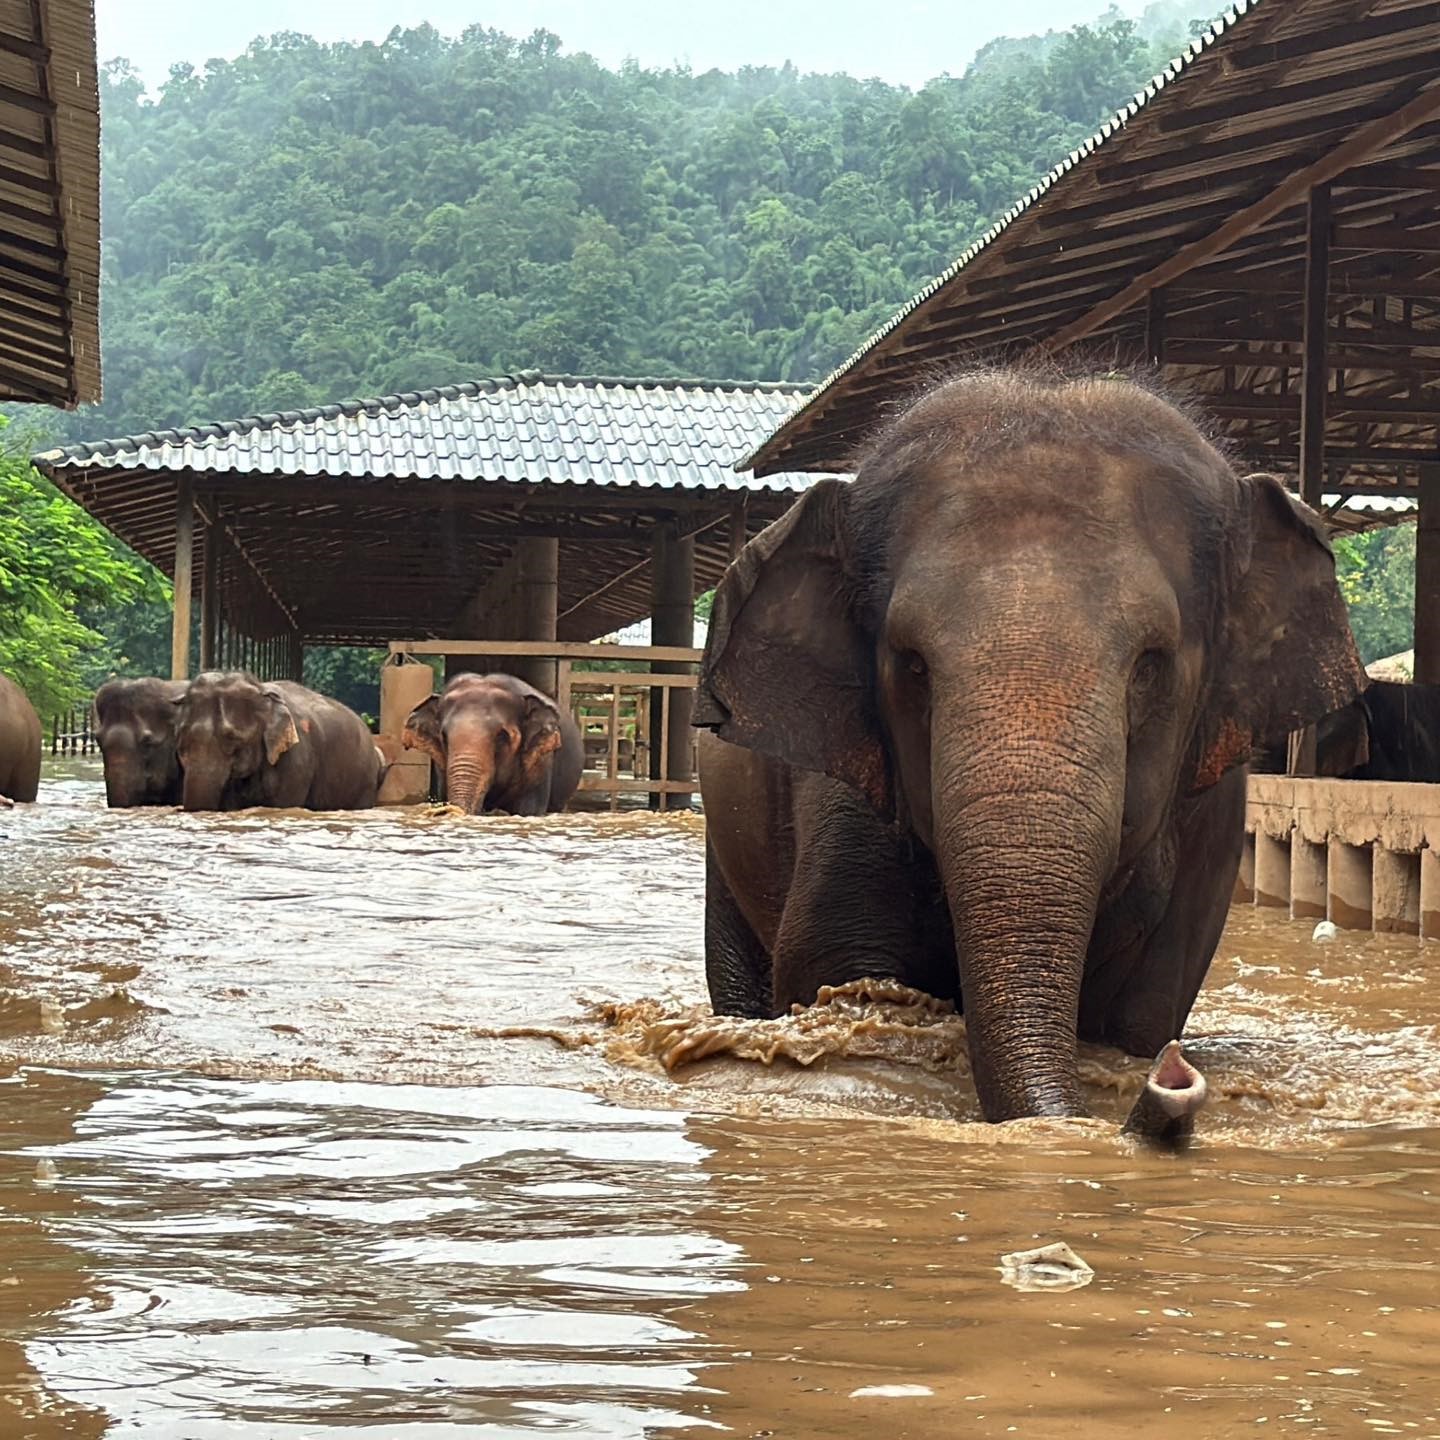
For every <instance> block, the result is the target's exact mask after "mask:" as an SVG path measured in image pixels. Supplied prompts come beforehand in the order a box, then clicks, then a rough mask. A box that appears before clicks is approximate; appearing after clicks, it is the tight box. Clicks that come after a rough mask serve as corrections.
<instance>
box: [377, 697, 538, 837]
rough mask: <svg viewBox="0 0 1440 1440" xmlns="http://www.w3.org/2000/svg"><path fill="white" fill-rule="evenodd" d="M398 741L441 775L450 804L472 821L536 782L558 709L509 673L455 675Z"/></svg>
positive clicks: (412, 716)
mask: <svg viewBox="0 0 1440 1440" xmlns="http://www.w3.org/2000/svg"><path fill="white" fill-rule="evenodd" d="M403 738H404V742H405V748H406V749H407V750H423V751H424V752H425V753H426V754H427V755H429V757H430V758H431V759H432V760H433V761H434V762H435V763H436V764H437V765H438V766H440V768H441V770H443V771H444V773H445V794H446V798H447V799H448V800H449V801H450V803H451V804H452V805H455V806H458V807H459V808H460V809H461V810H463V811H464V812H465V813H466V814H467V815H475V814H477V813H478V812H479V811H481V810H484V809H486V808H487V802H488V807H489V808H491V809H494V808H499V807H503V805H504V804H505V803H506V802H507V801H508V800H510V799H512V798H514V797H518V796H519V795H521V794H523V793H525V792H526V791H528V790H530V789H532V788H533V787H534V786H535V785H537V784H539V783H540V781H541V780H542V779H543V777H544V773H545V769H546V767H547V766H549V765H550V764H551V763H552V757H553V756H554V754H555V752H556V751H557V750H558V749H559V748H560V744H561V734H560V711H559V709H558V707H557V706H556V704H555V702H554V701H553V700H551V699H550V698H549V696H547V695H542V694H541V693H540V692H539V691H538V690H535V689H533V688H532V687H531V686H529V685H527V684H525V683H524V681H522V680H518V679H516V678H515V676H513V675H504V674H495V675H471V674H461V675H456V676H455V677H454V678H453V679H452V680H451V681H450V683H449V684H448V685H446V687H445V689H444V691H443V692H442V693H441V694H439V695H432V696H431V697H430V698H429V699H428V700H425V701H423V702H422V703H421V704H419V705H417V706H416V707H415V708H414V709H413V710H412V711H411V712H410V717H409V719H408V720H406V722H405V733H404V737H403Z"/></svg>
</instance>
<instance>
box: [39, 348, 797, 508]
mask: <svg viewBox="0 0 1440 1440" xmlns="http://www.w3.org/2000/svg"><path fill="white" fill-rule="evenodd" d="M808 393H809V387H808V386H799V385H780V384H762V383H759V382H724V381H703V380H619V379H607V378H602V377H582V376H569V375H542V374H539V373H538V372H531V371H526V372H522V373H520V374H517V375H507V376H502V377H499V378H496V379H490V380H479V381H474V382H470V383H467V384H461V385H446V386H442V387H440V388H439V389H434V390H421V391H416V392H412V393H408V394H402V395H386V396H381V397H379V398H377V399H373V400H354V401H345V402H342V403H340V404H336V405H325V406H320V407H318V408H316V409H312V410H297V411H287V412H285V413H283V414H277V415H257V416H251V417H248V418H246V419H241V420H231V421H227V422H224V423H222V424H215V425H198V426H194V427H191V428H188V429H181V430H159V431H152V432H150V433H148V434H144V435H132V436H128V437H126V438H124V439H119V440H100V441H94V442H91V443H88V444H82V445H71V446H68V447H67V448H65V449H61V450H51V451H47V452H46V453H45V454H43V455H40V456H37V457H36V461H37V463H38V464H40V466H41V468H42V469H44V470H46V471H47V472H51V473H53V472H54V471H59V470H75V469H93V468H101V469H105V470H125V471H130V472H134V471H146V472H150V473H155V472H163V471H175V472H186V473H191V474H196V473H208V474H227V473H230V474H236V473H238V474H252V475H269V476H284V475H305V476H328V477H335V478H344V477H347V476H354V477H361V476H364V477H375V478H382V477H383V478H415V479H434V480H478V481H487V482H493V481H497V480H508V481H513V482H517V483H525V484H536V483H546V484H557V483H558V484H568V485H607V486H608V485H614V486H633V487H638V488H641V489H645V488H659V489H685V490H702V491H703V490H717V491H719V490H724V491H746V490H764V491H789V490H803V489H805V488H807V487H808V486H810V485H813V484H814V483H815V476H813V475H776V476H771V477H770V478H769V479H767V480H757V479H756V478H755V477H753V476H750V475H739V474H737V473H736V472H735V471H734V470H733V468H732V466H733V464H734V461H735V459H736V458H737V457H738V456H740V455H743V454H744V453H746V452H747V451H748V450H750V449H752V448H753V447H754V446H755V444H756V443H757V442H758V441H759V440H760V439H761V438H762V437H763V436H764V435H766V434H768V433H769V432H770V431H771V430H772V429H773V428H774V426H775V425H776V423H777V422H778V420H779V419H780V417H782V416H783V415H784V414H786V413H787V412H788V410H789V408H790V405H791V403H792V402H793V400H794V399H795V398H796V397H797V396H803V395H805V394H808Z"/></svg>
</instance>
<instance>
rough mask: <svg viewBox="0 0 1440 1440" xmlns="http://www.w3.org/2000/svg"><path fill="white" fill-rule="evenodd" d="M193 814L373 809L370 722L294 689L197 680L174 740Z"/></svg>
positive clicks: (286, 684) (221, 677) (282, 683)
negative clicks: (264, 808)
mask: <svg viewBox="0 0 1440 1440" xmlns="http://www.w3.org/2000/svg"><path fill="white" fill-rule="evenodd" d="M176 741H177V748H178V750H179V754H180V765H181V768H182V769H183V771H184V781H183V785H182V801H183V803H184V806H185V808H186V809H187V810H244V809H247V808H248V807H250V806H255V805H264V806H271V807H275V808H281V809H304V810H368V809H370V808H371V807H372V806H373V805H374V804H375V794H376V789H377V787H378V785H379V777H380V756H379V753H378V752H377V750H376V748H375V744H374V740H373V737H372V736H371V734H370V732H369V730H367V729H366V728H365V722H364V721H363V720H361V718H360V717H359V716H358V715H357V714H356V713H355V712H354V711H353V710H350V709H348V708H347V707H346V706H344V705H342V704H340V702H339V701H338V700H331V699H328V698H327V697H326V696H324V695H317V694H316V693H315V691H313V690H307V689H306V688H305V687H304V686H303V685H296V684H294V683H293V682H292V681H289V680H274V681H262V680H257V679H256V678H255V676H253V675H250V674H246V673H243V672H228V673H222V672H220V671H209V672H207V673H205V674H203V675H201V676H199V677H198V678H196V679H195V680H193V681H191V683H190V688H189V689H188V690H187V691H186V692H185V696H184V698H183V699H182V700H181V702H180V706H179V718H178V722H177V731H176Z"/></svg>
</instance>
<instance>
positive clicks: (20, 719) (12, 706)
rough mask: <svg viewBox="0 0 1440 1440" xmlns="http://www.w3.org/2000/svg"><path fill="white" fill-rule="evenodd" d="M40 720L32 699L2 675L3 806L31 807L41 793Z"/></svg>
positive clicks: (0, 768)
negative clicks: (12, 803) (8, 803)
mask: <svg viewBox="0 0 1440 1440" xmlns="http://www.w3.org/2000/svg"><path fill="white" fill-rule="evenodd" d="M41 748H42V746H41V731H40V717H39V716H38V715H37V714H36V713H35V707H34V706H33V705H32V704H31V703H30V697H29V696H28V695H26V693H25V692H24V691H23V690H22V689H21V688H20V687H19V686H18V685H17V684H16V683H15V682H14V681H13V680H12V679H10V677H9V676H8V675H0V804H3V803H4V802H5V801H7V800H19V801H21V802H22V803H23V804H27V805H28V804H29V803H30V802H31V801H32V800H34V798H35V796H36V795H37V794H38V793H39V791H40V752H41Z"/></svg>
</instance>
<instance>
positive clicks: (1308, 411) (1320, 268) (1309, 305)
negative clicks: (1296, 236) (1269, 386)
mask: <svg viewBox="0 0 1440 1440" xmlns="http://www.w3.org/2000/svg"><path fill="white" fill-rule="evenodd" d="M1329 297H1330V187H1329V186H1328V185H1317V186H1316V187H1315V188H1314V189H1313V190H1312V191H1311V192H1310V204H1309V207H1308V209H1307V212H1306V223H1305V314H1304V321H1303V331H1302V335H1303V346H1304V370H1303V372H1302V375H1301V381H1300V386H1301V388H1300V498H1301V499H1302V500H1304V502H1305V503H1306V504H1307V505H1308V506H1310V508H1311V509H1312V510H1319V509H1320V495H1321V492H1322V490H1323V489H1324V487H1325V400H1326V392H1327V390H1328V389H1329V383H1330V376H1329V362H1328V346H1327V343H1326V341H1327V336H1326V310H1327V305H1328V302H1329Z"/></svg>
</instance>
